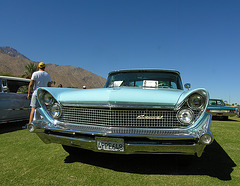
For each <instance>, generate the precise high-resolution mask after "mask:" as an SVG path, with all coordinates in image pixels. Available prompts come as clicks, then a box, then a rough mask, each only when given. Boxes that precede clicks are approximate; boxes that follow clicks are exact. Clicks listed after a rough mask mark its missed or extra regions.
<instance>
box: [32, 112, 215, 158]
mask: <svg viewBox="0 0 240 186" xmlns="http://www.w3.org/2000/svg"><path fill="white" fill-rule="evenodd" d="M38 114H39V115H41V114H40V113H38ZM38 114H37V115H38ZM37 119H38V118H37ZM37 119H36V118H35V120H34V121H33V122H32V123H30V124H28V125H27V128H28V130H29V131H30V132H34V133H36V134H37V135H38V136H39V138H40V139H41V140H42V141H43V142H45V143H58V144H62V145H67V146H73V147H78V148H82V149H87V150H92V151H96V152H106V153H119V154H149V153H150V154H155V153H156V154H157V153H158V154H185V155H195V154H196V155H197V156H198V157H200V156H201V155H202V153H203V150H204V148H205V146H206V145H207V144H211V143H212V141H213V136H212V133H211V131H210V123H211V115H209V114H206V115H205V117H203V119H202V121H201V125H199V126H198V127H197V128H193V129H191V130H186V129H182V130H169V129H168V130H164V129H139V128H136V129H127V128H125V129H124V128H119V129H116V128H114V127H109V128H107V127H97V128H94V126H92V127H90V126H89V125H71V124H63V123H58V122H55V123H54V122H52V123H50V122H49V120H47V119H45V120H44V119H43V118H42V119H41V120H37ZM77 126H78V127H77ZM87 128H88V129H89V130H86V129H87ZM98 137H104V138H107V139H115V138H120V139H122V140H123V141H124V142H123V144H124V151H123V152H120V151H117V152H115V151H114V152H113V151H105V150H98V148H97V142H96V141H97V140H96V138H98ZM205 138H209V139H210V141H209V140H208V141H207V143H206V140H205V141H204V139H205Z"/></svg>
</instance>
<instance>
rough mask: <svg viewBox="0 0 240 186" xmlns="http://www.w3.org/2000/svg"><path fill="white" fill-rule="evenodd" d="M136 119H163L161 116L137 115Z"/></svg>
mask: <svg viewBox="0 0 240 186" xmlns="http://www.w3.org/2000/svg"><path fill="white" fill-rule="evenodd" d="M137 119H163V116H145V115H139V116H137Z"/></svg>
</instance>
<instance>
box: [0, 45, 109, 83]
mask: <svg viewBox="0 0 240 186" xmlns="http://www.w3.org/2000/svg"><path fill="white" fill-rule="evenodd" d="M31 62H32V63H35V64H36V65H37V64H38V63H37V62H34V61H31V60H29V59H28V58H27V57H25V56H24V55H22V54H20V53H19V52H18V51H17V50H15V49H13V48H11V47H0V74H9V75H12V76H19V77H21V76H22V75H23V74H24V71H25V70H26V69H25V66H26V65H27V64H29V63H31ZM45 70H46V71H47V72H48V73H49V74H50V76H51V79H52V81H53V82H55V85H54V84H53V86H57V85H58V84H62V85H63V87H78V88H82V86H84V85H85V86H86V87H87V88H101V87H103V86H104V84H105V82H106V79H105V78H103V77H101V76H98V75H96V74H94V73H92V72H89V71H87V70H85V69H83V68H80V67H73V66H69V65H56V64H46V69H45Z"/></svg>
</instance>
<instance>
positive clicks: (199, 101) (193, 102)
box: [188, 93, 205, 109]
mask: <svg viewBox="0 0 240 186" xmlns="http://www.w3.org/2000/svg"><path fill="white" fill-rule="evenodd" d="M204 104H205V99H204V98H203V96H202V95H200V94H198V93H195V94H193V95H191V96H190V97H189V98H188V105H189V106H190V107H191V108H192V109H200V108H202V107H203V106H204Z"/></svg>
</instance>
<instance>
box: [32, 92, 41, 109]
mask: <svg viewBox="0 0 240 186" xmlns="http://www.w3.org/2000/svg"><path fill="white" fill-rule="evenodd" d="M30 106H31V107H35V108H36V107H39V106H40V105H39V103H38V100H37V95H36V94H33V95H32V99H31V103H30Z"/></svg>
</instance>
